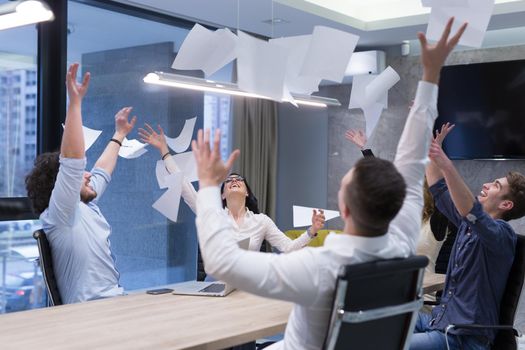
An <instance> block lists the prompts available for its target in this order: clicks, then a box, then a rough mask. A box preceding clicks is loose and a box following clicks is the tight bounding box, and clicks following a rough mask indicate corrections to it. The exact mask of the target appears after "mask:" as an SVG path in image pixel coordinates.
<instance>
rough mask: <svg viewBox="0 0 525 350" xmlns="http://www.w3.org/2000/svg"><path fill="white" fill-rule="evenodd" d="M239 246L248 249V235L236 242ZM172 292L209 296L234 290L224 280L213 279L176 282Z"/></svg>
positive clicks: (220, 295)
mask: <svg viewBox="0 0 525 350" xmlns="http://www.w3.org/2000/svg"><path fill="white" fill-rule="evenodd" d="M237 244H239V247H240V248H242V249H244V250H248V247H249V246H250V237H248V238H244V239H242V240H240V241H238V242H237ZM172 288H173V294H181V295H200V296H209V297H225V296H226V295H228V294H230V293H231V292H233V291H234V290H235V288H233V287H232V286H230V285H229V284H228V283H226V282H221V281H215V282H200V281H188V282H182V283H177V284H175V285H173V286H172Z"/></svg>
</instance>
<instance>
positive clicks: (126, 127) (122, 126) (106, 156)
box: [95, 107, 137, 176]
mask: <svg viewBox="0 0 525 350" xmlns="http://www.w3.org/2000/svg"><path fill="white" fill-rule="evenodd" d="M131 110H132V107H124V108H122V109H121V110H120V111H118V112H117V114H115V133H114V134H113V138H112V139H114V140H117V141H119V142H120V143H121V144H122V141H123V140H124V138H125V137H126V136H127V135H128V134H129V133H130V132H131V130H132V129H133V127H134V126H135V123H136V122H137V117H133V118H131V121H129V120H128V116H129V113H130V112H131ZM119 150H120V144H118V143H117V142H113V141H110V142H109V143H108V145H107V146H106V148H105V149H104V152H102V155H101V156H100V157H99V158H98V160H97V162H96V163H95V168H100V169H103V170H104V171H105V172H106V173H108V174H109V175H110V176H111V174H112V173H113V170H114V169H115V166H116V165H117V159H118V152H119Z"/></svg>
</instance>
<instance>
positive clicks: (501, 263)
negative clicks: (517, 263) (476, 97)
mask: <svg viewBox="0 0 525 350" xmlns="http://www.w3.org/2000/svg"><path fill="white" fill-rule="evenodd" d="M450 129H451V127H448V126H446V127H444V128H442V132H441V133H439V132H438V133H437V136H436V138H435V139H434V141H433V142H432V145H431V146H430V151H429V157H430V159H431V163H430V165H429V166H428V168H427V171H426V176H427V181H428V183H429V185H430V186H431V187H430V191H431V193H432V195H433V197H434V201H435V203H436V206H437V208H438V209H439V210H440V211H441V212H442V213H443V214H445V215H446V216H447V218H448V219H449V220H450V222H452V223H453V224H454V225H456V226H457V227H458V235H457V238H456V242H455V244H454V247H453V249H452V253H451V256H450V261H449V264H448V269H447V279H446V283H445V289H444V291H443V296H442V299H441V304H440V305H439V306H437V307H435V308H434V309H433V311H432V314H431V315H429V314H423V313H420V314H419V317H418V321H417V324H416V330H415V334H413V336H412V341H411V346H410V349H411V350H418V349H425V350H433V349H447V342H448V345H449V347H450V349H490V343H491V342H493V340H494V337H495V332H494V331H493V330H489V329H452V330H450V331H449V332H448V336H446V335H445V330H446V328H447V326H448V325H449V324H482V325H496V324H498V322H499V305H500V302H501V298H502V295H503V291H504V289H505V285H506V283H507V277H508V274H509V271H510V268H511V266H512V262H513V260H514V252H515V246H516V233H515V232H514V230H513V229H512V227H511V226H510V225H509V224H508V223H507V221H509V220H512V219H517V218H520V217H522V216H523V215H525V177H524V176H523V175H522V174H520V173H517V172H509V173H508V174H507V175H506V176H505V177H502V178H499V179H496V180H494V181H493V182H491V183H486V184H484V185H483V188H482V189H481V191H480V193H479V195H478V196H477V197H474V195H473V194H472V192H471V191H470V190H469V188H468V187H467V185H466V184H465V182H464V181H463V179H462V177H461V176H460V175H459V173H458V172H457V170H456V169H455V167H454V165H453V164H452V162H451V161H450V159H448V157H447V156H446V155H445V153H444V152H443V150H442V149H441V141H442V140H443V138H444V136H445V135H446V133H448V131H450Z"/></svg>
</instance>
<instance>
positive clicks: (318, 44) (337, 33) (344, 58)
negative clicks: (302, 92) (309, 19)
mask: <svg viewBox="0 0 525 350" xmlns="http://www.w3.org/2000/svg"><path fill="white" fill-rule="evenodd" d="M358 40H359V36H357V35H354V34H350V33H347V32H343V31H341V30H337V29H333V28H328V27H323V26H315V27H314V31H313V33H312V39H311V41H310V46H309V47H308V53H307V55H306V57H305V59H304V61H303V65H302V67H301V70H300V76H305V77H314V78H320V79H326V80H332V81H336V82H339V83H341V82H342V81H343V78H344V75H345V71H346V67H347V66H348V62H350V57H351V56H352V53H353V52H354V50H355V47H356V45H357V41H358Z"/></svg>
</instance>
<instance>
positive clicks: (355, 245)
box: [192, 19, 466, 350]
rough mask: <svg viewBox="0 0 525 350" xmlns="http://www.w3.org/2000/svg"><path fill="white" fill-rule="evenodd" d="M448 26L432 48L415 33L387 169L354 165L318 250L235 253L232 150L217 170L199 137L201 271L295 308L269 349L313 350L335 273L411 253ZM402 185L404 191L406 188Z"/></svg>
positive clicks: (215, 154) (377, 162) (215, 158)
mask: <svg viewBox="0 0 525 350" xmlns="http://www.w3.org/2000/svg"><path fill="white" fill-rule="evenodd" d="M451 27H452V19H451V20H450V21H449V23H448V24H447V27H446V28H445V31H444V33H443V36H442V38H441V39H440V41H439V42H438V43H437V44H436V45H428V44H427V41H426V38H425V36H424V35H423V34H422V33H419V34H418V36H419V40H420V42H421V52H422V53H421V62H422V65H423V79H422V81H421V82H420V83H419V86H418V91H417V93H416V98H415V101H414V105H413V107H412V109H411V110H410V113H409V116H408V119H407V122H406V125H405V128H404V130H403V134H402V135H401V140H400V142H399V145H398V149H397V154H396V158H395V161H394V163H393V164H392V163H391V162H388V161H385V160H382V159H378V158H371V159H370V158H365V159H361V160H360V161H358V162H357V163H356V165H355V166H354V167H353V168H352V169H351V170H350V171H349V172H348V173H347V174H346V175H345V176H344V177H343V179H342V180H341V188H340V190H339V210H340V212H341V217H342V219H343V220H344V222H345V228H344V233H345V234H340V235H335V234H330V235H329V236H328V237H327V238H326V241H325V245H324V247H321V248H304V249H302V250H299V251H296V252H292V253H289V254H281V255H274V254H261V253H258V252H251V251H245V250H242V249H239V247H238V246H237V243H236V241H235V239H234V238H233V235H232V234H231V231H232V225H231V223H230V221H229V220H228V218H227V216H226V214H225V213H224V211H223V210H222V204H221V197H220V188H219V186H220V184H221V183H222V181H223V180H224V179H225V178H226V176H227V175H228V173H229V169H230V168H231V166H232V165H233V162H234V160H235V159H236V158H237V157H238V155H239V151H238V150H236V151H234V152H233V153H232V154H231V156H230V158H229V159H228V161H227V162H226V163H223V162H222V160H221V157H220V153H219V142H220V132H219V131H217V132H216V134H215V138H214V148H213V150H210V143H209V139H210V135H209V131H207V132H206V133H205V135H204V136H203V132H202V130H199V133H198V137H197V141H193V143H192V148H193V152H194V155H195V158H196V161H197V167H198V174H199V185H200V190H199V193H198V197H197V232H198V236H199V243H200V245H201V250H202V256H203V259H204V262H205V265H206V268H207V272H208V273H210V274H211V275H213V276H214V277H216V278H218V279H220V280H222V281H226V282H228V283H230V284H232V285H233V286H235V287H237V288H238V289H242V290H245V291H248V292H250V293H253V294H257V295H260V296H264V297H270V298H276V299H282V300H287V301H291V302H294V303H295V305H294V308H293V311H292V313H291V315H290V318H289V320H288V325H287V327H286V332H285V336H284V340H283V341H282V342H279V343H276V344H275V345H273V346H272V349H300V350H310V349H311V350H314V349H320V348H321V347H322V344H323V340H324V337H325V335H326V330H327V327H328V322H329V316H330V309H331V306H332V298H333V292H334V288H335V283H336V279H337V273H338V271H339V269H340V267H341V266H344V265H348V264H357V263H362V262H367V261H373V260H377V259H385V258H395V257H406V256H409V255H411V254H413V253H414V252H415V248H416V242H417V238H418V235H419V230H420V226H421V214H422V208H423V195H422V190H423V178H424V172H425V164H426V160H427V153H428V149H429V144H430V140H431V136H432V127H433V125H434V120H435V118H436V117H437V110H436V103H437V83H438V80H439V74H440V71H441V67H442V66H443V64H444V62H445V59H446V58H447V56H448V54H449V53H450V52H451V51H452V49H453V48H454V46H455V45H456V44H457V42H458V41H459V38H460V37H461V34H462V33H463V31H464V30H465V27H466V24H464V25H463V26H462V27H461V29H460V30H459V31H458V32H457V33H456V34H455V35H454V36H453V37H452V38H450V40H449V35H450V30H451ZM405 184H406V185H405Z"/></svg>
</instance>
